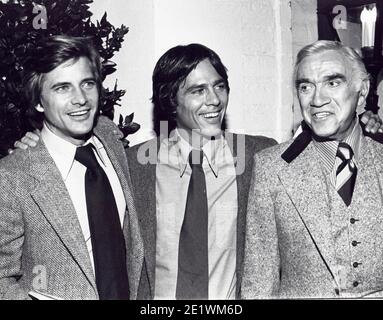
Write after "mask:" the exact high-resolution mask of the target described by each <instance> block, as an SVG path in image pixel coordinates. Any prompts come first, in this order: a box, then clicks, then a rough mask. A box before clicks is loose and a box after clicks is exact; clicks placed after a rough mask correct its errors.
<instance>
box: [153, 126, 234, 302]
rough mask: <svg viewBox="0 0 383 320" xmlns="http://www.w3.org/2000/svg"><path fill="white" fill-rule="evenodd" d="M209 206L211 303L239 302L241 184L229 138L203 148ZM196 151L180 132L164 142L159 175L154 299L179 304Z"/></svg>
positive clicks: (158, 167) (210, 143)
mask: <svg viewBox="0 0 383 320" xmlns="http://www.w3.org/2000/svg"><path fill="white" fill-rule="evenodd" d="M202 150H203V152H204V160H203V163H202V168H203V170H204V173H205V178H206V188H207V200H208V214H209V217H208V224H209V225H208V259H209V299H235V290H236V271H235V268H236V241H237V233H236V231H237V211H238V210H237V209H238V208H237V207H238V201H237V182H236V173H235V167H234V159H233V155H232V153H231V150H230V148H229V146H228V144H227V142H226V140H225V139H224V138H221V139H218V140H215V141H210V142H208V143H206V144H205V145H204V146H203V148H202ZM190 151H191V146H190V145H189V144H188V143H187V142H186V141H185V140H184V139H182V138H181V137H180V136H179V134H178V132H177V130H176V131H175V136H174V137H173V138H170V139H164V140H163V141H162V143H161V146H160V150H159V162H160V163H159V164H158V165H157V169H156V214H157V242H156V268H155V299H175V294H176V286H177V273H178V246H179V237H180V232H181V227H182V223H183V219H184V215H185V206H186V199H187V191H188V187H189V181H190V176H191V168H190V165H189V164H188V156H189V153H190Z"/></svg>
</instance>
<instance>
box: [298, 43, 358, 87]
mask: <svg viewBox="0 0 383 320" xmlns="http://www.w3.org/2000/svg"><path fill="white" fill-rule="evenodd" d="M351 70H352V68H351V64H350V62H349V61H348V60H347V59H346V58H345V57H344V56H343V54H342V53H340V52H338V51H334V50H328V51H324V52H321V53H316V54H314V55H311V56H308V57H306V58H304V59H303V60H302V62H301V63H300V64H299V66H298V70H297V79H298V80H299V79H306V78H307V79H313V80H316V79H317V80H320V79H321V78H323V77H326V76H329V75H332V74H341V75H344V76H346V78H348V77H351V75H352V71H351Z"/></svg>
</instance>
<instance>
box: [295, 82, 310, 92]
mask: <svg viewBox="0 0 383 320" xmlns="http://www.w3.org/2000/svg"><path fill="white" fill-rule="evenodd" d="M312 89H313V85H312V84H308V83H301V84H299V86H298V91H299V92H301V93H308V92H310V91H311V90H312Z"/></svg>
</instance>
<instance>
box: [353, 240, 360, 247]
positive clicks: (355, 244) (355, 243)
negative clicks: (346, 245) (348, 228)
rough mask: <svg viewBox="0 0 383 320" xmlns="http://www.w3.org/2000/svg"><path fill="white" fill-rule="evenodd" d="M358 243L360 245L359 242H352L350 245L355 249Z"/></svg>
mask: <svg viewBox="0 0 383 320" xmlns="http://www.w3.org/2000/svg"><path fill="white" fill-rule="evenodd" d="M358 243H360V242H358V241H355V240H354V241H353V242H351V244H352V245H353V246H354V247H356V246H357V245H358Z"/></svg>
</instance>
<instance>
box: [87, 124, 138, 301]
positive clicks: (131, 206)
mask: <svg viewBox="0 0 383 320" xmlns="http://www.w3.org/2000/svg"><path fill="white" fill-rule="evenodd" d="M94 134H95V135H96V136H97V137H98V138H99V139H100V141H101V142H102V144H103V145H104V148H105V150H106V153H107V154H108V157H109V159H110V161H111V162H112V164H113V167H114V169H115V171H116V173H117V176H118V178H119V180H120V183H121V186H122V190H123V192H124V196H125V201H126V206H127V211H126V213H125V217H124V225H123V232H124V236H125V239H126V249H127V268H128V276H129V287H130V294H131V297H132V298H134V299H136V297H137V290H138V285H139V281H140V276H141V269H142V265H143V256H144V248H143V242H142V238H141V232H140V228H139V224H138V217H137V212H136V207H135V203H134V200H133V195H132V190H133V189H132V183H131V180H130V174H129V170H128V162H127V159H126V155H125V150H124V148H123V145H122V143H121V141H119V139H120V138H122V135H121V133H120V132H119V131H116V129H114V131H113V128H111V126H110V125H108V123H107V122H105V120H104V119H103V118H102V117H100V118H99V119H98V123H97V126H96V127H95V129H94Z"/></svg>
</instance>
